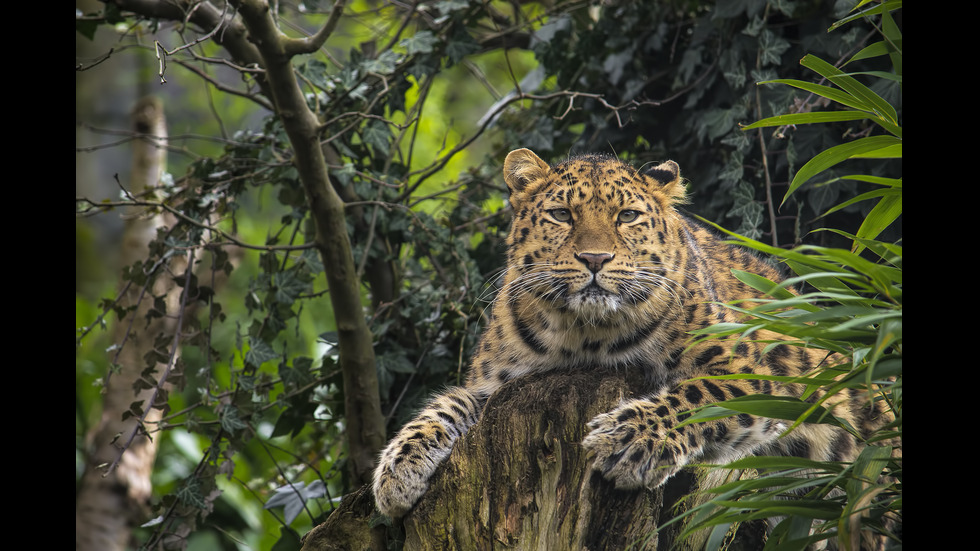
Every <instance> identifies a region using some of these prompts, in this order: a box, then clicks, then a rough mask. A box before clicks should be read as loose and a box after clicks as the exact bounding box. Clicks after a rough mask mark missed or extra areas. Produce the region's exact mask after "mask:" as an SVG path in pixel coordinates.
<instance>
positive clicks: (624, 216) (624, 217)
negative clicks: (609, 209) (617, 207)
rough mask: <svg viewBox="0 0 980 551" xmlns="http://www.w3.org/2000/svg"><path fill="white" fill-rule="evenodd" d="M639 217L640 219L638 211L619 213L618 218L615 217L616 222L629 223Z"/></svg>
mask: <svg viewBox="0 0 980 551" xmlns="http://www.w3.org/2000/svg"><path fill="white" fill-rule="evenodd" d="M639 217H640V211H638V210H624V211H623V212H621V213H619V217H617V220H618V221H619V222H623V223H629V222H632V221H634V220H636V219H637V218H639Z"/></svg>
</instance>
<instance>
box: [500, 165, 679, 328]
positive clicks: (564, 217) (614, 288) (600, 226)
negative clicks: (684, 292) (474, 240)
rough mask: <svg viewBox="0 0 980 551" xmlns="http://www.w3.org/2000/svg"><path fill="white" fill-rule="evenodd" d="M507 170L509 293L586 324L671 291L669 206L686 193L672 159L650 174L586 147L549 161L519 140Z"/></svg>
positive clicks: (634, 310)
mask: <svg viewBox="0 0 980 551" xmlns="http://www.w3.org/2000/svg"><path fill="white" fill-rule="evenodd" d="M504 170H505V175H507V178H506V179H507V183H508V185H509V186H510V189H511V198H510V200H511V205H512V206H513V209H514V219H513V227H512V229H511V233H510V238H509V240H508V244H509V254H508V267H509V268H510V270H509V272H508V277H507V280H506V282H507V284H508V285H513V286H514V289H513V290H511V292H510V293H508V294H509V295H511V296H517V295H525V296H526V297H528V298H530V299H531V300H530V302H533V303H536V305H537V306H538V307H540V308H546V309H550V310H555V311H556V312H559V313H561V314H562V315H563V316H565V317H567V318H574V319H577V320H580V321H584V322H585V323H589V324H595V323H598V322H602V321H607V322H608V321H610V320H612V319H614V318H615V317H622V316H629V315H630V314H632V315H638V314H641V313H642V310H643V308H642V306H644V305H647V304H648V303H651V302H652V303H657V302H660V303H663V302H667V301H670V300H671V299H672V297H673V295H674V294H675V293H676V292H677V278H676V277H675V276H676V272H675V270H676V269H677V267H676V260H677V255H676V254H674V253H673V251H674V250H675V249H676V244H675V243H673V241H674V240H675V239H674V238H675V235H676V234H674V233H672V232H670V231H669V230H668V219H669V218H670V217H671V216H673V214H672V212H673V211H672V210H671V209H670V208H669V206H670V204H671V203H673V202H675V201H677V200H678V199H679V198H680V197H682V196H683V188H682V186H681V183H680V175H679V169H678V167H677V165H676V164H675V163H673V162H670V161H668V162H666V163H664V164H662V165H659V166H658V167H656V168H655V169H654V170H653V171H651V173H650V174H652V175H648V174H644V173H641V172H638V171H636V170H634V169H633V168H631V167H629V166H628V165H626V164H625V163H622V162H620V161H619V160H618V159H615V158H612V157H605V156H599V155H592V156H584V157H577V158H575V159H572V160H570V161H567V162H566V163H563V164H559V165H557V166H556V167H555V168H554V169H550V168H549V167H547V165H545V164H544V163H543V162H541V161H540V159H538V158H537V157H536V156H534V154H533V153H531V152H530V151H527V150H518V151H516V152H514V153H512V154H511V155H510V156H509V157H508V162H507V164H505V168H504ZM658 178H659V179H658Z"/></svg>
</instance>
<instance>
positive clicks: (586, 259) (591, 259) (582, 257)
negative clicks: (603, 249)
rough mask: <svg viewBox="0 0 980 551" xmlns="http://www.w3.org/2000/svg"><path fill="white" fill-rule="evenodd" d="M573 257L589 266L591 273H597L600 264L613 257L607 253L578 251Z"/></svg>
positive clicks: (600, 266) (600, 267)
mask: <svg viewBox="0 0 980 551" xmlns="http://www.w3.org/2000/svg"><path fill="white" fill-rule="evenodd" d="M575 258H577V259H579V261H581V262H582V263H583V264H585V265H586V266H588V267H589V270H590V271H591V272H592V273H597V272H598V271H599V270H601V269H602V265H603V264H605V263H606V262H609V261H610V260H612V259H613V255H611V254H609V253H578V254H576V255H575Z"/></svg>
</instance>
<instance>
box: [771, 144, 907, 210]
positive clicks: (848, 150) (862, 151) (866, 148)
mask: <svg viewBox="0 0 980 551" xmlns="http://www.w3.org/2000/svg"><path fill="white" fill-rule="evenodd" d="M901 142H902V140H901V138H896V137H895V136H869V137H867V138H861V139H858V140H854V141H853V142H848V143H844V144H841V145H838V146H835V147H831V148H830V149H827V150H824V151H822V152H820V153H819V154H817V155H816V156H815V157H814V158H812V159H810V160H809V161H807V163H806V164H804V165H803V166H802V167H800V170H799V172H797V173H796V176H795V177H794V178H793V182H792V183H791V184H790V187H789V191H787V192H786V195H785V196H784V197H783V204H785V202H786V199H788V198H789V196H790V195H792V194H793V192H795V191H796V190H797V189H799V188H800V186H802V185H803V184H804V183H806V182H807V181H809V180H810V179H811V178H813V177H814V176H816V175H817V174H820V173H821V172H823V171H824V170H827V169H828V168H830V167H832V166H835V165H837V164H839V163H842V162H844V161H846V160H848V159H851V158H854V157H857V156H859V155H866V154H869V153H871V152H874V151H879V150H882V149H885V148H889V147H892V146H894V145H900V144H901Z"/></svg>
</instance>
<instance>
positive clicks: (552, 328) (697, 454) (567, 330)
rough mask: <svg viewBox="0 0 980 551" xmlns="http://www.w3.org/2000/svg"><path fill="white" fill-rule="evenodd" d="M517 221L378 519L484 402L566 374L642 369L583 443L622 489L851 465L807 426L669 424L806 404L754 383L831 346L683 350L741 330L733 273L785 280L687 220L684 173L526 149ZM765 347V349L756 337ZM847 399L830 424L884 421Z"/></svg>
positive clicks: (822, 431) (515, 178)
mask: <svg viewBox="0 0 980 551" xmlns="http://www.w3.org/2000/svg"><path fill="white" fill-rule="evenodd" d="M504 179H505V181H506V183H507V185H508V187H509V189H510V203H511V206H512V207H513V223H512V227H511V230H510V233H509V235H508V240H507V242H508V255H507V264H506V272H505V274H504V278H503V284H502V286H501V289H500V291H499V293H498V294H497V296H496V298H495V300H494V304H493V305H492V310H491V313H490V317H489V320H488V323H487V327H486V329H485V331H484V333H483V336H482V339H481V341H480V343H479V344H478V346H477V349H476V351H475V353H474V355H473V358H472V361H471V365H470V371H469V374H468V378H467V381H466V384H465V386H463V387H453V388H450V389H448V390H446V391H445V392H443V393H441V394H439V395H438V396H436V397H435V398H433V399H432V400H431V401H430V402H429V403H428V405H426V406H425V407H424V408H423V409H422V410H421V411H420V413H419V414H418V415H417V416H416V417H415V418H414V419H413V420H412V421H410V422H409V423H408V424H406V425H405V426H404V427H403V428H402V429H401V430H400V431H399V432H398V434H397V435H396V436H395V437H394V438H393V439H392V440H391V442H390V443H389V444H388V446H387V447H386V448H385V450H384V451H383V452H382V455H381V457H380V461H379V464H378V467H377V469H376V472H375V477H374V485H373V490H374V495H375V500H376V503H377V505H378V507H379V509H380V511H381V512H382V513H384V514H386V515H390V516H393V517H398V516H402V515H404V514H406V513H407V512H408V511H409V510H410V509H411V507H412V506H413V505H414V504H415V502H416V501H417V500H418V499H419V498H420V497H421V496H422V495H423V494H424V492H425V491H426V489H427V487H428V482H429V478H430V477H431V476H432V474H433V473H434V471H435V470H436V468H437V467H438V465H439V464H440V463H441V462H442V461H443V460H444V459H445V458H446V457H447V456H448V454H449V453H450V451H451V449H452V447H453V444H454V442H456V440H458V439H459V438H460V437H462V436H463V435H464V434H465V433H466V432H467V430H468V429H469V428H470V427H471V426H472V425H473V424H475V423H476V422H477V421H478V420H479V419H480V414H481V411H482V408H483V406H484V404H485V402H486V400H487V398H488V397H489V396H491V395H492V394H493V393H494V392H495V391H496V390H497V389H498V388H500V386H501V385H502V384H504V383H506V382H507V381H510V380H513V379H515V378H517V377H520V376H522V375H525V374H529V373H535V372H541V371H548V370H555V371H556V372H560V370H563V369H589V368H597V367H612V368H616V369H620V368H622V369H638V370H642V372H643V373H644V374H645V375H646V376H647V379H648V380H650V388H652V389H653V390H652V391H650V392H648V393H647V394H645V395H643V396H642V397H640V398H637V399H631V400H628V401H625V402H624V403H622V404H620V405H619V406H618V407H616V408H615V409H613V410H612V411H609V412H607V413H604V414H601V415H599V416H597V417H595V418H594V419H593V420H592V421H591V423H590V424H589V429H590V432H589V434H588V435H587V436H586V438H585V439H584V440H583V442H582V443H583V445H584V446H585V448H586V449H587V450H588V451H589V453H591V454H592V456H593V457H594V460H593V461H594V463H593V465H594V468H595V469H596V470H597V471H599V472H600V473H601V474H602V475H603V476H604V477H606V478H607V479H609V480H612V481H614V482H615V484H616V486H617V487H619V488H655V487H657V486H659V485H661V484H663V483H664V482H665V481H666V480H667V479H668V478H670V477H671V476H672V475H674V474H676V473H677V472H678V471H679V470H680V469H681V468H683V467H684V466H685V465H688V464H690V463H691V462H694V461H698V462H702V461H713V462H725V461H729V460H732V459H735V458H738V457H740V456H745V455H748V454H752V453H758V452H760V451H766V452H767V453H779V454H787V455H795V456H801V457H807V458H812V459H818V460H847V459H849V458H852V457H853V456H854V455H855V454H856V452H857V451H858V449H859V444H858V438H855V436H854V435H852V434H850V433H848V432H846V431H844V430H839V429H836V428H834V427H831V426H829V425H823V424H805V425H802V426H800V427H797V428H796V429H795V430H793V431H792V432H791V433H790V434H789V435H788V436H786V437H784V438H778V437H779V436H780V435H781V434H782V433H783V432H784V431H785V429H786V428H787V424H786V422H784V421H780V420H776V419H769V418H761V417H755V416H750V415H738V416H732V417H727V418H723V419H718V420H714V421H710V422H702V423H695V424H690V425H687V426H683V427H677V424H678V423H679V422H680V421H681V420H683V419H684V418H685V417H686V416H688V415H689V413H688V412H689V411H690V410H692V409H694V408H698V407H701V406H704V405H706V404H709V403H713V402H719V401H723V400H727V399H730V398H735V397H738V396H744V395H748V394H770V395H785V396H793V397H800V396H801V395H802V393H803V390H804V387H803V386H802V385H799V384H780V383H777V382H774V381H773V380H771V379H766V378H757V379H753V378H746V379H709V378H700V377H706V376H718V375H733V374H749V375H759V376H763V377H768V376H777V377H780V376H798V375H803V374H805V373H808V372H811V371H812V370H814V369H817V368H819V367H820V366H821V364H823V363H824V362H826V361H827V359H828V358H827V355H826V352H825V351H822V350H818V349H813V348H807V347H804V346H790V345H781V346H775V347H771V346H767V344H766V343H765V342H764V341H766V340H768V338H778V337H777V336H775V335H756V337H761V338H759V339H751V340H748V339H737V338H736V337H731V338H730V339H728V340H725V339H722V340H704V341H695V340H692V331H696V330H699V329H704V328H706V327H708V326H711V325H713V324H717V323H723V322H734V321H737V319H738V318H737V316H738V314H737V312H736V311H735V310H734V309H732V308H730V307H727V306H726V304H733V303H737V302H739V301H745V300H751V299H753V298H759V297H760V296H761V294H760V293H759V292H758V291H756V290H754V289H752V288H751V287H749V286H747V285H745V284H744V283H742V282H741V281H739V280H738V279H736V278H735V277H734V276H733V274H732V269H733V268H737V269H739V270H744V271H747V272H751V273H754V274H759V275H762V276H763V277H766V278H768V279H770V280H772V281H778V280H780V279H781V274H780V272H779V270H778V269H777V268H775V267H774V266H772V265H771V264H769V263H768V262H766V261H765V260H764V259H762V258H760V257H758V256H756V255H754V254H752V253H750V252H748V251H746V250H745V249H743V248H740V247H736V246H732V245H729V244H726V243H724V242H723V241H722V240H721V239H719V238H718V237H717V236H716V235H715V234H714V233H713V232H712V231H709V230H708V229H706V228H704V227H703V226H701V225H699V224H698V223H696V222H694V221H693V220H692V219H690V218H689V217H687V216H685V215H683V214H682V213H681V212H680V211H679V210H678V209H677V206H678V205H679V204H681V203H683V201H684V197H685V188H684V184H683V181H682V179H681V176H680V170H679V168H678V165H677V164H676V163H674V162H672V161H666V162H664V163H661V164H659V165H657V166H653V167H651V168H649V169H647V170H643V171H640V170H637V169H634V168H633V167H631V166H630V165H628V164H627V163H625V162H622V161H620V160H619V159H617V158H615V157H610V156H604V155H584V156H579V157H573V158H571V159H569V160H567V161H564V162H562V163H559V164H557V165H555V166H549V165H548V164H547V163H545V162H544V161H542V160H541V159H540V158H539V157H538V156H536V155H535V154H534V153H532V152H531V151H529V150H527V149H519V150H516V151H513V152H511V153H510V154H509V155H508V156H507V158H506V160H505V162H504ZM760 341H763V342H760ZM865 398H866V397H865V396H864V395H863V394H861V393H858V392H855V393H853V394H851V395H847V396H845V397H843V398H841V399H840V400H838V402H839V403H837V404H836V407H833V412H834V414H835V415H836V416H838V417H840V418H842V419H843V420H845V421H846V422H848V423H850V424H851V425H852V426H854V427H857V428H859V429H863V430H866V431H870V430H871V428H872V427H873V425H874V424H875V419H876V418H878V417H880V415H881V411H880V410H879V409H878V408H877V407H876V406H874V405H871V406H869V405H867V404H866V403H865Z"/></svg>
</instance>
